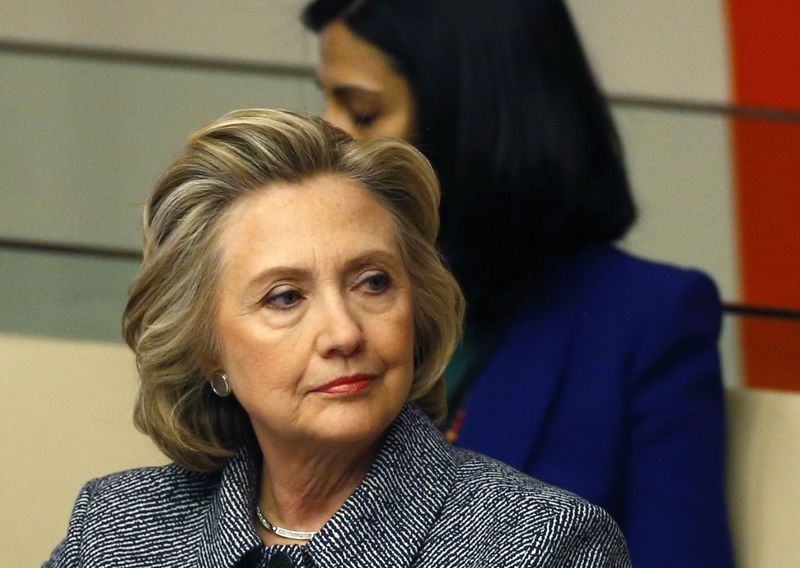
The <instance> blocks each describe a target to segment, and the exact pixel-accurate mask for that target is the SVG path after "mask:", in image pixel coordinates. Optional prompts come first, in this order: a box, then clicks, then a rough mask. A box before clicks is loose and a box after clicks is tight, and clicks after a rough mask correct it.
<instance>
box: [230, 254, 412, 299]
mask: <svg viewBox="0 0 800 568" xmlns="http://www.w3.org/2000/svg"><path fill="white" fill-rule="evenodd" d="M376 263H377V264H388V265H398V264H400V265H402V260H401V259H400V257H398V256H397V255H395V254H393V253H391V252H390V251H388V250H386V249H371V250H367V251H364V252H363V253H361V254H359V255H357V256H355V257H353V258H351V259H350V260H348V261H347V262H345V264H344V270H343V273H344V274H348V273H350V272H355V271H356V270H358V269H360V268H363V267H365V266H367V265H370V264H376ZM310 276H311V271H310V270H308V269H307V268H303V267H300V266H271V267H270V268H266V269H264V270H262V271H261V272H259V273H258V274H257V275H256V276H254V277H253V278H252V279H251V280H250V282H248V284H247V287H246V290H247V291H248V292H252V291H253V290H255V289H258V288H261V287H263V286H264V284H265V283H267V282H269V281H270V280H274V279H278V278H288V279H292V280H307V279H309V278H310Z"/></svg>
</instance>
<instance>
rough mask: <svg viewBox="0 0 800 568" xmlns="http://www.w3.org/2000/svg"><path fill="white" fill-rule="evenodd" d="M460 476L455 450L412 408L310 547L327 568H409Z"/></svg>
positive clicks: (313, 556) (411, 406) (393, 429)
mask: <svg viewBox="0 0 800 568" xmlns="http://www.w3.org/2000/svg"><path fill="white" fill-rule="evenodd" d="M454 475H455V463H454V459H453V455H452V447H451V446H450V445H449V444H447V442H445V441H444V439H443V438H442V436H441V434H440V433H439V432H438V430H436V428H435V427H434V426H433V424H431V423H430V421H429V420H428V419H427V417H425V416H424V415H423V413H422V412H421V411H420V410H419V409H417V408H416V407H415V406H413V405H407V406H406V407H405V409H404V410H403V412H402V413H401V414H400V416H399V417H398V418H397V420H396V421H395V423H394V424H393V426H392V427H391V428H390V430H389V432H388V433H387V436H386V438H385V440H384V443H383V445H382V449H381V451H380V452H379V454H378V457H377V459H376V461H375V463H374V464H373V466H372V468H371V469H370V472H369V473H368V474H367V477H366V478H365V479H364V482H363V483H362V484H361V485H360V486H359V488H358V489H357V490H356V492H355V493H354V494H353V495H352V496H351V497H350V498H349V499H348V500H347V501H346V502H345V504H344V505H343V506H342V508H341V509H340V510H339V511H338V512H337V513H336V515H334V517H333V518H332V519H331V520H330V521H329V522H328V523H327V524H326V525H325V527H323V529H322V530H321V531H320V533H319V535H317V537H316V538H314V539H313V540H312V541H311V542H310V543H309V544H308V551H307V552H308V553H309V555H310V556H311V557H312V558H314V560H315V562H316V563H317V565H319V566H320V567H323V566H331V567H333V566H378V565H380V566H409V565H411V564H412V563H413V559H414V558H415V557H416V556H417V555H418V554H419V551H420V549H421V548H422V546H423V544H424V542H425V538H426V536H427V535H428V533H429V532H430V530H431V528H432V527H433V524H434V522H435V521H436V518H437V516H438V512H439V510H440V509H441V508H442V506H443V505H444V502H445V499H446V497H447V494H448V493H449V491H450V487H451V484H452V480H453V479H454Z"/></svg>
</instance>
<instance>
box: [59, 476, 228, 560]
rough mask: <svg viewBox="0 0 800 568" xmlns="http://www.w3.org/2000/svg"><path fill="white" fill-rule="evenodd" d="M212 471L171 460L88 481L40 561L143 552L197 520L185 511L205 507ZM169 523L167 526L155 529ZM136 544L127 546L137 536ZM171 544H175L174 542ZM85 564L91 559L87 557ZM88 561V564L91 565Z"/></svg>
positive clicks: (212, 481) (213, 483) (211, 488)
mask: <svg viewBox="0 0 800 568" xmlns="http://www.w3.org/2000/svg"><path fill="white" fill-rule="evenodd" d="M217 478H218V476H216V475H213V474H203V473H195V472H191V471H188V470H186V469H183V468H181V467H179V466H177V465H174V464H173V465H167V466H162V467H149V468H140V469H132V470H128V471H122V472H119V473H114V474H111V475H108V476H105V477H100V478H97V479H93V480H91V481H89V482H88V483H87V484H86V485H84V486H83V488H82V489H81V491H80V494H79V495H78V498H77V500H76V501H75V505H74V507H73V510H72V515H71V517H70V520H69V527H68V529H67V536H66V538H65V539H64V541H63V542H62V543H61V544H60V545H59V546H58V547H57V548H56V550H55V551H54V552H53V555H52V556H51V558H50V560H49V561H48V562H46V563H45V566H48V567H49V566H54V567H59V566H73V565H78V564H81V565H83V563H84V561H85V560H86V561H87V562H88V560H87V559H89V560H91V561H92V562H93V561H95V560H98V559H101V558H106V559H107V558H110V557H113V558H115V559H120V558H121V556H124V555H126V554H130V555H134V556H135V555H136V554H139V555H141V554H144V553H146V552H147V551H148V550H150V548H148V546H149V544H151V543H152V542H154V541H157V540H159V539H173V540H174V535H177V534H181V529H182V528H183V529H188V528H194V527H189V525H191V524H192V523H196V522H197V521H195V520H192V519H202V516H201V515H193V514H191V513H193V512H197V511H198V510H200V509H202V508H203V507H205V506H206V505H207V503H208V501H209V500H210V499H211V496H212V495H213V491H214V488H215V487H216V485H217V484H216V480H217ZM166 527H169V530H168V531H167V530H164V531H161V530H160V529H162V528H166ZM145 532H146V537H144V538H145V540H143V541H141V542H140V546H139V547H138V548H131V547H127V545H126V543H128V542H130V539H132V538H133V539H139V538H140V537H142V535H143V534H144V533H145ZM174 544H175V545H176V548H179V546H177V545H178V544H181V546H183V543H177V542H175V543H174ZM89 564H91V562H89ZM91 565H94V564H91Z"/></svg>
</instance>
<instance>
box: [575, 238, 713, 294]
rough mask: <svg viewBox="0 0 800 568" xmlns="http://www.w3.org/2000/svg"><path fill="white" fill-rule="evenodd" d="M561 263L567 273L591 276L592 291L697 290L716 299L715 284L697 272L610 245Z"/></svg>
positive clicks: (675, 291)
mask: <svg viewBox="0 0 800 568" xmlns="http://www.w3.org/2000/svg"><path fill="white" fill-rule="evenodd" d="M562 262H563V263H564V264H565V265H566V266H567V269H566V270H567V272H569V271H570V270H572V271H574V272H577V273H582V274H583V275H585V276H589V275H590V276H591V277H592V278H593V280H594V281H595V282H596V284H593V285H592V289H598V288H599V289H600V290H604V289H605V290H606V291H608V292H613V291H614V290H615V289H616V290H617V291H624V292H630V291H631V290H633V289H634V288H635V287H638V289H637V290H636V291H637V292H638V293H640V294H649V295H655V294H658V293H663V292H672V293H678V294H680V293H681V292H682V291H684V290H687V289H688V290H693V289H698V290H703V291H705V292H707V293H709V292H710V293H712V294H713V295H716V287H715V285H714V282H713V281H712V280H711V278H709V276H708V275H707V274H705V273H704V272H702V271H700V270H697V269H694V268H686V267H681V266H677V265H674V264H669V263H665V262H658V261H654V260H649V259H644V258H641V257H638V256H635V255H633V254H631V253H628V252H625V251H622V250H620V249H619V248H617V247H614V246H611V245H602V246H597V247H593V248H591V249H588V250H586V251H584V252H582V253H580V254H578V255H576V256H575V257H573V258H571V259H566V260H564V261H562ZM610 285H615V288H609V286H610Z"/></svg>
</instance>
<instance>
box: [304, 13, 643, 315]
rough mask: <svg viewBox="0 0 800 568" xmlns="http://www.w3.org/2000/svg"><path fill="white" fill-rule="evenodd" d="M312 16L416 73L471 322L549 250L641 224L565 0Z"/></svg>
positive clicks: (533, 270) (503, 299)
mask: <svg viewBox="0 0 800 568" xmlns="http://www.w3.org/2000/svg"><path fill="white" fill-rule="evenodd" d="M303 19H304V22H305V24H306V25H307V26H308V27H309V28H311V29H313V30H315V31H319V30H320V29H322V28H323V27H325V26H326V25H327V24H328V23H330V22H331V21H333V20H334V19H342V20H343V21H344V22H345V23H346V25H347V26H348V27H349V28H350V29H351V30H352V31H353V32H354V33H355V34H357V35H358V36H360V37H362V38H363V39H365V40H366V41H368V42H370V43H372V44H374V45H375V46H377V47H378V48H380V49H381V50H382V51H384V52H385V53H386V54H387V55H388V56H389V57H390V58H391V60H392V61H393V63H394V64H395V66H396V67H397V69H398V71H399V72H401V73H402V74H403V75H404V76H405V77H406V79H407V80H408V81H409V83H410V85H411V88H412V91H413V93H414V96H415V100H416V108H417V124H416V127H417V133H418V138H417V139H416V140H415V142H416V144H417V145H418V147H419V148H420V150H422V151H423V152H424V153H425V154H426V155H427V157H428V158H429V159H430V161H431V162H432V163H433V165H434V167H435V168H436V171H437V173H438V174H439V177H440V180H441V182H442V187H443V199H442V206H441V207H442V209H441V215H442V233H441V238H440V244H441V246H442V248H443V250H444V252H445V254H446V256H447V258H448V260H449V261H450V263H451V265H452V268H453V271H454V272H455V273H456V275H457V277H458V278H459V281H460V282H461V284H462V286H463V287H464V290H465V293H466V296H467V300H468V303H469V312H468V313H469V318H470V320H471V321H473V322H476V323H481V324H484V323H491V322H492V321H496V320H497V318H498V314H503V313H504V312H507V311H508V308H509V306H510V305H516V304H518V303H519V300H520V299H524V297H526V296H528V295H530V293H531V285H532V283H533V281H534V280H535V278H536V276H537V272H538V270H539V269H540V268H541V267H543V266H545V265H546V262H547V261H548V259H550V258H551V257H553V256H557V255H560V254H568V253H571V252H574V251H577V250H579V249H582V248H584V247H587V246H589V245H592V244H596V243H603V242H609V241H613V240H616V239H618V238H620V237H622V236H623V235H624V234H625V232H626V231H627V230H628V228H629V227H630V226H631V225H632V224H633V221H634V219H635V216H636V211H635V206H634V203H633V198H632V196H631V192H630V187H629V184H628V179H627V175H626V172H625V165H624V160H623V157H622V150H621V145H620V141H619V137H618V134H617V131H616V128H615V126H614V123H613V120H612V118H611V115H610V112H609V110H608V107H607V105H606V101H605V99H604V97H603V96H602V95H601V93H600V90H599V89H598V87H597V85H596V83H595V80H594V78H593V75H592V72H591V69H590V67H589V64H588V62H587V60H586V56H585V55H584V53H583V49H582V47H581V44H580V41H579V39H578V36H577V33H576V31H575V28H574V26H573V23H572V20H571V18H570V15H569V13H568V11H567V9H566V7H565V6H564V4H563V3H562V2H561V1H560V0H494V1H492V2H488V1H487V0H355V1H353V0H317V1H315V2H313V3H311V4H310V5H309V6H308V7H307V8H306V10H305V12H304V15H303Z"/></svg>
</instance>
